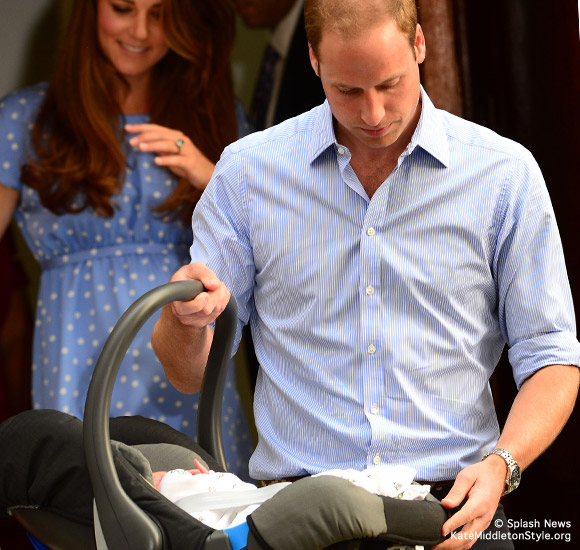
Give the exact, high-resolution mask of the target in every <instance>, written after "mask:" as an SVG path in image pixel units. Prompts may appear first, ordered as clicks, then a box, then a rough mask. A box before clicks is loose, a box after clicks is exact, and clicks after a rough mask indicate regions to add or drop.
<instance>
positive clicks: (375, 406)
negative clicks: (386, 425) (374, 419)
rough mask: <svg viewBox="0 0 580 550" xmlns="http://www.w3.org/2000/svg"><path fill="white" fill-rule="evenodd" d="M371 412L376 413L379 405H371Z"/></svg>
mask: <svg viewBox="0 0 580 550" xmlns="http://www.w3.org/2000/svg"><path fill="white" fill-rule="evenodd" d="M371 412H372V413H373V414H377V413H378V412H379V406H378V405H373V406H372V407H371Z"/></svg>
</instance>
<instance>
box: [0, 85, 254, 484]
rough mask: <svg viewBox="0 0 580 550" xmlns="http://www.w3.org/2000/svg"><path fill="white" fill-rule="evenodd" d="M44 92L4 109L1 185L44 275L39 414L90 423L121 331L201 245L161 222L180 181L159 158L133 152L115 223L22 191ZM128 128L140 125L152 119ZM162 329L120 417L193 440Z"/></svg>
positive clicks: (245, 439)
mask: <svg viewBox="0 0 580 550" xmlns="http://www.w3.org/2000/svg"><path fill="white" fill-rule="evenodd" d="M45 91H46V85H39V86H35V87H31V88H26V89H23V90H20V91H18V92H15V93H13V94H10V95H8V96H6V97H5V98H4V99H3V100H1V101H0V183H2V184H3V185H5V186H7V187H11V188H14V189H17V190H20V191H21V198H20V202H19V204H18V207H17V211H16V212H15V218H16V221H17V224H18V227H19V228H20V230H21V232H22V234H23V236H24V238H25V239H26V242H27V244H28V246H29V248H30V250H31V251H32V253H33V254H34V257H35V258H36V259H37V260H38V262H39V263H40V265H41V267H42V277H41V282H40V290H39V295H38V304H37V316H36V324H35V342H34V365H33V402H34V407H35V408H53V409H58V410H61V411H65V412H68V413H70V414H73V415H75V416H78V417H82V414H83V407H84V401H85V398H86V392H87V388H88V384H89V381H90V376H91V373H92V368H93V367H94V364H95V363H96V360H97V358H98V355H99V353H100V351H101V349H102V346H103V343H104V341H105V339H106V337H107V336H108V334H109V333H110V331H111V329H112V327H113V326H114V324H115V323H116V321H117V320H118V319H119V317H120V316H121V315H122V313H123V312H124V311H125V310H126V308H127V307H129V305H130V304H131V303H132V302H133V301H134V300H135V299H136V298H138V297H139V296H141V295H142V294H144V293H145V292H147V291H148V290H150V289H151V288H152V287H154V286H158V285H160V284H163V283H165V282H167V281H168V280H169V278H170V276H171V274H172V273H173V272H174V271H175V270H176V269H178V268H179V266H180V265H183V264H184V263H185V262H187V261H188V256H187V250H188V247H189V245H190V243H191V238H192V236H191V229H190V228H189V227H183V226H181V225H180V224H177V223H172V224H166V223H164V222H163V221H162V220H161V219H160V218H159V216H157V215H155V214H154V213H153V212H152V208H154V207H155V206H157V205H159V204H160V203H161V202H163V200H164V199H165V198H166V197H167V195H168V194H169V193H170V192H171V191H172V190H173V188H174V185H175V180H174V179H173V178H170V177H168V174H167V172H166V171H165V170H163V169H161V168H159V167H158V166H156V164H155V163H154V162H153V157H152V156H151V155H149V154H143V153H138V152H136V151H134V150H132V149H131V148H129V147H127V149H128V150H129V153H128V160H127V173H126V183H125V185H124V187H123V189H122V192H121V193H120V194H119V195H118V196H116V197H115V203H116V205H117V210H116V211H115V216H114V217H113V218H111V219H105V218H103V217H99V216H97V215H95V214H94V213H93V212H91V211H85V212H83V213H81V214H77V215H71V214H65V215H63V216H56V215H55V214H53V213H52V212H50V211H49V210H47V209H45V208H44V207H43V206H42V205H41V204H40V202H39V199H38V196H37V193H36V192H35V191H33V190H31V189H28V188H25V187H22V185H21V183H20V168H21V166H22V164H23V163H24V162H25V160H26V158H27V154H28V152H29V151H30V150H31V146H30V135H29V127H30V123H31V122H32V121H33V120H34V117H35V114H36V112H37V110H38V108H39V106H40V103H41V102H42V100H43V98H44V95H45ZM127 119H128V121H129V122H133V123H137V122H145V121H147V120H148V117H147V116H146V115H143V116H140V115H131V116H128V117H127ZM153 323H154V320H151V321H150V322H148V323H147V324H146V325H145V327H144V328H143V329H142V330H141V331H140V333H139V334H138V336H137V338H136V339H135V341H134V342H133V343H132V346H131V349H130V351H129V353H128V357H127V358H126V359H125V361H124V363H123V365H122V367H121V370H120V372H119V376H118V380H117V384H116V386H115V389H114V392H113V398H112V406H111V414H112V415H114V416H118V415H124V414H140V415H143V416H145V417H148V418H154V419H158V420H160V419H163V421H164V422H166V423H167V424H169V425H171V426H173V427H174V428H177V429H180V430H182V431H184V432H186V433H188V434H189V435H191V436H193V435H194V434H195V426H196V409H197V396H188V395H182V394H180V393H179V392H177V390H175V389H174V388H173V387H172V386H171V385H170V384H168V383H167V382H166V379H165V376H164V374H163V369H162V367H161V365H160V364H159V362H158V360H157V358H156V357H155V355H154V353H153V350H152V348H151V345H150V341H149V338H150V334H151V330H152V326H153ZM229 376H230V378H231V377H232V376H233V372H232V373H230V375H229ZM225 401H226V403H228V404H229V405H230V406H232V407H233V408H234V411H235V412H234V414H233V415H230V416H231V419H230V422H229V424H228V425H225V426H224V439H225V442H226V446H227V449H226V454H227V457H228V461H229V462H230V464H231V466H232V468H233V469H234V471H237V472H239V474H240V475H241V476H242V477H245V476H246V475H247V462H248V460H249V454H250V452H251V441H250V437H249V435H248V432H247V427H246V423H245V420H244V421H241V422H240V423H241V424H242V426H241V427H240V426H238V425H236V421H237V420H240V419H241V417H242V415H243V412H242V408H241V403H240V399H239V397H238V395H237V393H236V389H235V384H233V385H232V384H230V385H229V388H228V390H227V394H226V398H225ZM234 427H235V430H234V429H232V428H234ZM228 434H230V435H228ZM240 464H242V465H243V467H242V468H236V466H238V465H240Z"/></svg>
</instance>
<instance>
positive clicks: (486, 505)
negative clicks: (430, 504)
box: [433, 455, 507, 550]
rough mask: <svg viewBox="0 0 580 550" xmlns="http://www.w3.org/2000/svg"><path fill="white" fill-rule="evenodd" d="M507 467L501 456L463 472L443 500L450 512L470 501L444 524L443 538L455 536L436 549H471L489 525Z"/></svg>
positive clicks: (487, 459)
mask: <svg viewBox="0 0 580 550" xmlns="http://www.w3.org/2000/svg"><path fill="white" fill-rule="evenodd" d="M506 475H507V465H506V463H505V461H504V460H503V459H502V458H501V457H500V456H497V455H490V456H489V457H487V458H486V459H485V460H483V461H481V462H478V463H477V464H472V465H471V466H468V467H467V468H465V469H463V470H462V471H461V472H459V474H458V476H457V479H456V480H455V483H454V484H453V487H452V488H451V490H450V491H449V493H448V495H447V496H446V497H445V498H444V499H443V500H442V501H441V504H442V505H443V506H444V507H445V508H447V509H453V508H457V507H458V506H460V505H461V503H462V502H463V501H464V500H465V499H466V498H467V501H466V502H465V504H464V505H463V507H462V508H461V509H460V510H459V511H458V512H456V513H455V514H453V515H452V516H451V517H450V518H449V519H448V520H447V521H446V522H445V523H444V525H443V529H442V532H443V535H444V536H447V535H448V534H449V533H453V532H454V531H456V530H457V529H459V528H460V527H461V526H463V529H462V530H461V531H458V532H456V533H455V534H454V535H451V537H450V538H448V539H447V540H446V541H444V542H442V543H441V544H439V545H437V546H434V547H433V550H464V549H466V548H471V547H472V546H473V545H474V544H475V543H476V542H477V538H478V537H479V535H481V533H482V532H483V531H485V530H486V529H487V527H488V526H489V524H490V522H491V520H492V518H493V516H494V514H495V512H496V510H497V507H498V504H499V499H500V497H501V495H502V493H503V490H504V487H505V479H506Z"/></svg>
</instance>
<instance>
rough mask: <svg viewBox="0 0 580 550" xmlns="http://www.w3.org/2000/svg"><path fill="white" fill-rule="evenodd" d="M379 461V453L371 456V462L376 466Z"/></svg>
mask: <svg viewBox="0 0 580 550" xmlns="http://www.w3.org/2000/svg"><path fill="white" fill-rule="evenodd" d="M380 463H381V457H380V456H379V455H375V457H374V458H373V464H374V465H375V466H378V465H379V464H380Z"/></svg>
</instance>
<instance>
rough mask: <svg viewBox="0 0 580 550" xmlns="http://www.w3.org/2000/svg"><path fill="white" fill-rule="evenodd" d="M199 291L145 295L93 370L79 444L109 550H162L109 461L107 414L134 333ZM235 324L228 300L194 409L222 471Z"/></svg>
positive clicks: (182, 285) (171, 288) (172, 288)
mask: <svg viewBox="0 0 580 550" xmlns="http://www.w3.org/2000/svg"><path fill="white" fill-rule="evenodd" d="M203 290H204V288H203V285H202V284H201V283H200V282H199V281H178V282H172V283H167V284H165V285H162V286H159V287H156V288H154V289H152V290H150V291H149V292H147V293H146V294H144V295H143V296H142V297H141V298H139V299H138V300H136V301H135V302H134V303H133V304H132V305H131V306H130V307H129V308H128V309H127V311H125V313H124V314H123V315H122V316H121V318H120V319H119V321H118V322H117V324H116V325H115V327H114V329H113V331H112V332H111V334H110V335H109V337H108V338H107V341H106V342H105V345H104V347H103V351H102V352H101V354H100V356H99V359H98V361H97V364H96V366H95V370H94V372H93V376H92V378H91V383H90V385H89V390H88V393H87V399H86V403H85V417H84V423H83V440H84V441H83V444H84V450H85V456H86V460H87V466H88V470H89V476H90V478H91V484H92V487H93V492H94V495H95V502H96V507H97V510H98V514H99V519H100V523H101V525H103V526H106V530H105V532H104V536H105V541H106V543H107V547H108V550H137V549H139V550H160V549H161V548H162V544H163V543H162V535H161V531H160V528H159V527H158V525H157V524H156V523H155V522H154V521H153V520H152V519H151V518H150V517H149V516H148V515H147V514H146V513H145V512H144V511H143V510H141V509H140V508H139V507H138V506H137V505H136V504H135V503H134V502H133V501H132V500H131V499H130V498H129V497H128V496H127V494H126V493H125V491H124V489H123V487H122V486H121V483H120V481H119V477H118V476H117V471H116V469H115V465H114V462H113V453H112V450H111V444H110V433H109V411H110V406H111V397H112V392H113V386H114V384H115V379H116V377H117V373H118V371H119V368H120V366H121V362H122V360H123V358H124V357H125V354H126V352H127V350H128V349H129V345H130V344H131V342H132V341H133V339H134V337H135V335H136V334H137V332H138V331H139V330H140V329H141V327H142V326H143V325H144V324H145V322H146V321H147V320H148V319H149V318H150V317H151V316H152V315H153V314H154V313H155V312H156V311H157V310H159V309H161V308H162V307H163V306H164V305H165V304H167V303H169V302H173V301H188V300H192V299H193V298H195V297H196V296H197V295H198V294H199V293H200V292H202V291H203ZM236 322H237V308H236V303H235V300H234V299H233V298H230V301H229V303H228V305H227V306H226V309H225V310H224V311H223V312H222V313H221V315H220V316H219V317H218V319H217V321H216V326H215V333H214V338H213V342H212V347H211V350H210V354H209V358H208V364H207V367H206V370H205V374H204V379H203V383H202V389H201V392H200V399H199V408H198V440H199V443H200V444H201V445H202V446H203V447H204V448H205V450H206V451H208V452H209V453H210V454H211V455H212V456H214V458H216V459H217V460H218V462H219V463H220V464H221V465H222V466H223V467H224V469H225V466H226V464H225V455H224V450H223V443H222V433H221V410H222V402H223V389H224V384H225V378H226V372H227V366H228V364H229V359H230V357H231V350H232V345H233V340H234V336H235V329H236Z"/></svg>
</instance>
